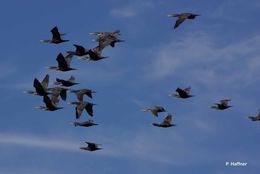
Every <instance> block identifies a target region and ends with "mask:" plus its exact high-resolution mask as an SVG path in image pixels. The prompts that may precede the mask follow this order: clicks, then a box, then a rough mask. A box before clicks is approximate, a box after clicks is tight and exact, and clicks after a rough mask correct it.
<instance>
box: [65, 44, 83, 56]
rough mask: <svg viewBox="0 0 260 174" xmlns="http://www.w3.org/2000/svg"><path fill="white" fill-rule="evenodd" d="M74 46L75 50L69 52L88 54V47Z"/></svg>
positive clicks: (78, 54) (80, 54)
mask: <svg viewBox="0 0 260 174" xmlns="http://www.w3.org/2000/svg"><path fill="white" fill-rule="evenodd" d="M73 45H74V47H76V50H75V51H67V53H68V54H71V55H73V56H85V55H87V54H88V49H85V48H84V47H83V46H81V45H76V44H73Z"/></svg>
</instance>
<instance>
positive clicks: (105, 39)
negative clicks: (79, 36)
mask: <svg viewBox="0 0 260 174" xmlns="http://www.w3.org/2000/svg"><path fill="white" fill-rule="evenodd" d="M90 34H91V35H97V36H98V38H97V39H95V40H94V41H96V42H98V43H99V47H100V48H101V49H104V48H105V47H107V46H109V45H110V46H111V47H115V43H117V42H124V40H120V39H119V36H120V30H115V31H114V32H92V33H90Z"/></svg>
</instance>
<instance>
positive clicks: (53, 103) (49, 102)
mask: <svg viewBox="0 0 260 174" xmlns="http://www.w3.org/2000/svg"><path fill="white" fill-rule="evenodd" d="M43 102H44V103H45V106H37V107H35V108H36V109H41V110H45V111H56V110H58V109H62V107H58V102H59V99H58V96H57V94H53V95H52V99H50V98H49V97H48V96H47V95H45V96H43Z"/></svg>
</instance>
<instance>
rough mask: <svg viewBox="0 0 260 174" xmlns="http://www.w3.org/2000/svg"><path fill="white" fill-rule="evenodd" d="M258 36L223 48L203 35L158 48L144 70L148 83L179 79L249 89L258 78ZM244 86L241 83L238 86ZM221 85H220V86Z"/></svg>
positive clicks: (259, 37) (259, 62)
mask: <svg viewBox="0 0 260 174" xmlns="http://www.w3.org/2000/svg"><path fill="white" fill-rule="evenodd" d="M259 44H260V35H259V36H255V37H254V38H250V39H248V40H245V41H241V42H239V43H233V44H230V45H225V46H218V45H216V44H214V39H212V38H209V37H207V36H206V35H204V34H193V35H190V36H187V37H185V38H182V40H181V41H176V40H172V41H170V42H169V43H166V44H163V45H161V46H159V47H158V48H156V49H158V51H156V50H155V49H153V50H154V52H157V54H156V55H155V56H154V58H153V59H151V60H152V62H151V65H150V66H149V67H148V68H147V69H146V71H147V73H146V76H147V77H148V78H149V79H150V80H152V79H153V80H154V79H155V80H158V79H161V78H166V77H182V78H183V79H184V80H187V81H192V82H195V81H196V82H198V83H201V84H203V85H206V86H209V85H210V86H213V85H217V84H219V85H222V84H226V85H228V84H229V85H230V86H234V85H238V84H239V85H248V84H251V83H254V82H255V81H256V80H257V79H259V78H260V77H259V76H257V75H256V74H258V72H259V71H258V69H259V68H260V56H259V55H260V50H259V48H258V46H259ZM241 82H243V83H241ZM220 83H221V84H220Z"/></svg>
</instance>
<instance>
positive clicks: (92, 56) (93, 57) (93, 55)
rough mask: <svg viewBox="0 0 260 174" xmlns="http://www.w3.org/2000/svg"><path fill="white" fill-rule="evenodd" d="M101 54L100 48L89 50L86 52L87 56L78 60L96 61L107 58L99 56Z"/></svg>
mask: <svg viewBox="0 0 260 174" xmlns="http://www.w3.org/2000/svg"><path fill="white" fill-rule="evenodd" d="M101 53H102V50H101V49H100V48H97V49H93V50H91V49H90V50H89V51H88V56H86V57H80V58H79V59H81V60H88V61H98V60H101V59H105V58H108V57H104V56H101Z"/></svg>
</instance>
